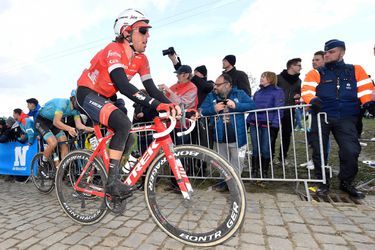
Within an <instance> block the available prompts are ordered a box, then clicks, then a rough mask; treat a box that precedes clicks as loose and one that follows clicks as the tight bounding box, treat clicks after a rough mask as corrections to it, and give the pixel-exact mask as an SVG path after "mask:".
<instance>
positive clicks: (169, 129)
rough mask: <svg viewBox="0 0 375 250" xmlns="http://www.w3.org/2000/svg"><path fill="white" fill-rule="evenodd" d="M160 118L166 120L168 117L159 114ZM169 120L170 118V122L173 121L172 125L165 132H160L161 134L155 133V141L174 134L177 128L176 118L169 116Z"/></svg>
mask: <svg viewBox="0 0 375 250" xmlns="http://www.w3.org/2000/svg"><path fill="white" fill-rule="evenodd" d="M159 117H162V118H165V117H167V115H166V114H162V113H161V114H159ZM168 118H169V120H170V121H171V125H170V126H169V127H168V128H167V129H166V130H165V131H163V132H160V133H154V134H153V137H154V138H155V139H157V138H160V137H163V136H166V135H168V134H170V133H171V132H172V130H173V129H174V127H175V126H176V118H174V117H172V116H169V117H168Z"/></svg>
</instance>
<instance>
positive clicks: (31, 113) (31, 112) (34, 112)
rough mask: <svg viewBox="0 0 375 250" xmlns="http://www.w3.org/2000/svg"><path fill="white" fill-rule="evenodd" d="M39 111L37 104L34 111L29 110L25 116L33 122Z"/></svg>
mask: <svg viewBox="0 0 375 250" xmlns="http://www.w3.org/2000/svg"><path fill="white" fill-rule="evenodd" d="M39 109H40V105H39V104H37V105H36V107H35V109H34V110H31V111H30V112H29V113H28V114H27V115H28V116H29V118H32V119H33V121H34V122H35V119H36V117H37V116H38V113H39Z"/></svg>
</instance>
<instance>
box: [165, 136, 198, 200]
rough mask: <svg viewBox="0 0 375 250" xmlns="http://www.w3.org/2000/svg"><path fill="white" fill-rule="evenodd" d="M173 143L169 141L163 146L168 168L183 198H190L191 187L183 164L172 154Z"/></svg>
mask: <svg viewBox="0 0 375 250" xmlns="http://www.w3.org/2000/svg"><path fill="white" fill-rule="evenodd" d="M173 146H174V145H173V144H172V143H170V144H169V145H168V146H165V147H164V152H165V155H166V157H167V160H168V163H169V166H170V168H171V169H172V172H173V175H174V177H175V178H176V181H177V184H178V187H179V188H180V191H181V193H182V196H183V197H184V199H187V200H190V198H191V195H192V193H193V191H194V190H193V188H192V186H191V184H190V181H189V178H188V177H187V174H186V171H185V169H184V166H183V165H182V163H181V160H180V159H176V157H175V156H174V153H175V151H174V148H173Z"/></svg>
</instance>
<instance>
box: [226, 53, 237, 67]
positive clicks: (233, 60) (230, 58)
mask: <svg viewBox="0 0 375 250" xmlns="http://www.w3.org/2000/svg"><path fill="white" fill-rule="evenodd" d="M223 60H227V61H228V62H229V64H230V65H232V66H234V65H235V64H236V56H234V55H227V56H226V57H224V59H223Z"/></svg>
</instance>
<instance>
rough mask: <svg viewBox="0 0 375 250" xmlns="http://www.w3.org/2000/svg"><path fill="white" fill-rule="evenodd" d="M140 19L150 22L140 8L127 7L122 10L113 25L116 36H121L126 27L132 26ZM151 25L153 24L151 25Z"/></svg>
mask: <svg viewBox="0 0 375 250" xmlns="http://www.w3.org/2000/svg"><path fill="white" fill-rule="evenodd" d="M139 21H144V22H146V23H149V21H150V20H149V19H148V18H147V17H146V16H145V15H144V14H143V13H142V12H140V11H139V10H135V9H126V10H124V11H123V12H121V13H120V14H119V15H118V16H117V18H116V20H115V24H114V25H113V29H114V31H115V34H116V36H120V35H121V33H122V31H123V28H124V27H131V26H132V25H133V24H135V23H136V22H139ZM149 27H151V26H149Z"/></svg>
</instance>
